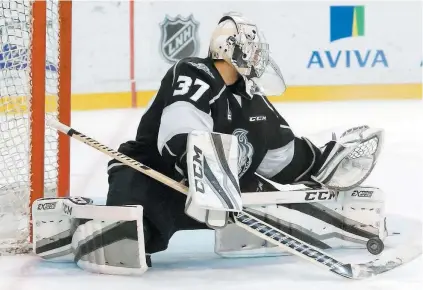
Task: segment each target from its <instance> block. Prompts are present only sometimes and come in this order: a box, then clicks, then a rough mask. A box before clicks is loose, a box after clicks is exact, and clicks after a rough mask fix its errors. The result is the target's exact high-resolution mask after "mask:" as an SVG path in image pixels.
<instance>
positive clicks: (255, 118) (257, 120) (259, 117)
mask: <svg viewBox="0 0 423 290" xmlns="http://www.w3.org/2000/svg"><path fill="white" fill-rule="evenodd" d="M260 121H266V116H255V117H250V122H260Z"/></svg>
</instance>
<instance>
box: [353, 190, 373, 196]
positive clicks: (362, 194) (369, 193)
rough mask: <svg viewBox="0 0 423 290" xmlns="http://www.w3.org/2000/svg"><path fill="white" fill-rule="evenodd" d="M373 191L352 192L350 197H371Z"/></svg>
mask: <svg viewBox="0 0 423 290" xmlns="http://www.w3.org/2000/svg"><path fill="white" fill-rule="evenodd" d="M372 195H373V191H371V190H354V191H353V193H352V194H351V196H358V197H372Z"/></svg>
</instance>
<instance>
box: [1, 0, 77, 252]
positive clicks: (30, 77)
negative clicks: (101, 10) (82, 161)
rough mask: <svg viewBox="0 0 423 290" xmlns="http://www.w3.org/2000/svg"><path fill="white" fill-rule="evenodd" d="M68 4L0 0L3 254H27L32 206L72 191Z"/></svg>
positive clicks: (29, 241) (51, 1) (53, 0)
mask: <svg viewBox="0 0 423 290" xmlns="http://www.w3.org/2000/svg"><path fill="white" fill-rule="evenodd" d="M70 5H71V2H69V1H57V0H47V1H38V0H37V1H31V0H16V1H12V0H0V255H1V254H6V253H8V254H13V253H24V252H28V251H30V250H31V247H30V245H31V239H30V235H31V217H30V206H31V204H32V202H33V201H34V200H35V199H37V198H40V197H46V196H48V197H51V196H66V195H67V194H68V192H69V140H67V138H61V137H60V136H58V134H57V132H56V131H55V130H53V129H51V128H49V127H47V126H46V125H45V121H46V120H48V119H50V118H53V119H58V120H60V121H61V122H63V123H65V124H66V123H69V122H70V84H69V82H70V49H69V46H70V21H71V20H70V13H71V6H70Z"/></svg>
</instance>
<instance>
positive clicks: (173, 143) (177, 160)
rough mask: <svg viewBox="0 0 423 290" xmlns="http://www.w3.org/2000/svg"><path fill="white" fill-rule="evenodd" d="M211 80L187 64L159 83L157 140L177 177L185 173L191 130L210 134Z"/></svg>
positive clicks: (177, 65) (161, 151)
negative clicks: (160, 105) (161, 102)
mask: <svg viewBox="0 0 423 290" xmlns="http://www.w3.org/2000/svg"><path fill="white" fill-rule="evenodd" d="M211 87H212V83H211V79H210V78H208V77H207V75H205V74H204V73H203V71H201V70H199V69H197V68H196V67H195V66H193V65H190V64H189V63H180V64H176V65H175V66H174V67H173V68H172V73H171V74H169V77H168V78H167V79H165V80H164V81H163V82H162V87H161V89H160V92H159V93H160V94H162V97H163V99H164V109H163V112H162V116H161V120H160V127H159V132H158V137H157V147H158V150H159V153H160V154H161V155H162V156H163V159H164V160H165V162H166V163H167V165H168V166H169V167H173V168H174V169H175V170H176V171H177V172H178V173H179V174H180V175H182V176H184V175H185V172H186V160H185V158H186V143H187V136H188V133H189V132H191V131H193V130H202V131H208V132H211V131H213V125H214V124H213V119H212V117H211V115H210V104H209V102H210V100H211V95H212V92H211Z"/></svg>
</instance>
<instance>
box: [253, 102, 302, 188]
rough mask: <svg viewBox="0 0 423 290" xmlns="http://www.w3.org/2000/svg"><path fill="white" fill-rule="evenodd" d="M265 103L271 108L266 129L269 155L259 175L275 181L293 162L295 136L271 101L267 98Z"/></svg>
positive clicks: (267, 154) (262, 163)
mask: <svg viewBox="0 0 423 290" xmlns="http://www.w3.org/2000/svg"><path fill="white" fill-rule="evenodd" d="M263 101H264V102H265V103H266V105H267V107H268V108H269V113H268V114H267V116H268V125H267V127H266V139H267V153H266V155H265V156H264V158H263V160H262V162H261V163H260V165H259V167H258V168H257V173H259V174H261V175H263V176H264V177H266V178H270V179H272V180H273V178H274V177H276V176H277V175H278V174H279V173H280V172H282V171H283V169H285V168H286V167H287V166H288V165H289V164H290V163H291V162H292V160H293V157H294V153H295V135H294V133H293V132H292V130H291V128H290V127H289V125H288V123H287V122H286V121H285V119H284V118H283V117H282V116H281V115H280V114H279V112H278V111H277V110H276V109H275V108H274V107H273V106H272V104H271V103H270V101H269V100H267V98H265V97H263Z"/></svg>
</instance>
